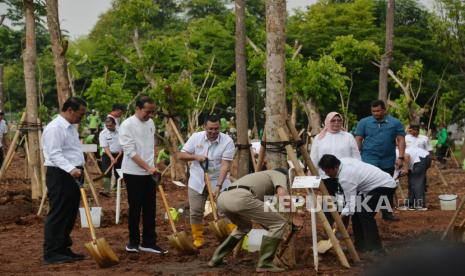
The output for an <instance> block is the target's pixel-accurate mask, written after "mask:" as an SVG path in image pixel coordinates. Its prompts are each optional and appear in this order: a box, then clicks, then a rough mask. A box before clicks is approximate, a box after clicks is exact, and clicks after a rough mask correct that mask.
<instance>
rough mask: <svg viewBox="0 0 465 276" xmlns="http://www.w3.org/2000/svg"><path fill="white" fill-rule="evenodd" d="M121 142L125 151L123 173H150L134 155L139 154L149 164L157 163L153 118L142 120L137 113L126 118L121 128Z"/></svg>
mask: <svg viewBox="0 0 465 276" xmlns="http://www.w3.org/2000/svg"><path fill="white" fill-rule="evenodd" d="M119 143H120V144H121V147H122V148H123V151H124V157H123V164H122V165H121V169H122V171H123V173H127V174H134V175H149V172H148V171H146V170H145V169H143V168H142V167H139V165H137V164H136V163H135V162H134V161H133V160H132V157H134V155H136V154H138V155H139V156H140V157H141V158H142V160H144V161H145V163H147V164H148V165H149V166H151V167H153V166H154V165H155V162H154V160H155V124H154V123H153V120H152V119H149V120H148V121H141V120H139V118H137V117H136V116H135V115H133V116H131V117H129V118H128V119H126V120H125V121H124V122H123V123H122V124H121V127H120V128H119Z"/></svg>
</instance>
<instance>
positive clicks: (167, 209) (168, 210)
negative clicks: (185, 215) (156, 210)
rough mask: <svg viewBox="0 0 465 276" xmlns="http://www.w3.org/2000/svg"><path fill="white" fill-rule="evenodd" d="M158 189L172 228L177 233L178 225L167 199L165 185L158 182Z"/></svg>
mask: <svg viewBox="0 0 465 276" xmlns="http://www.w3.org/2000/svg"><path fill="white" fill-rule="evenodd" d="M158 191H159V192H160V196H161V200H162V201H163V206H164V207H165V210H166V214H167V216H168V220H169V221H170V225H171V229H172V230H173V233H174V234H176V233H177V232H178V231H177V230H176V225H175V224H174V221H173V218H172V217H171V213H170V206H169V205H168V201H167V200H166V196H165V191H164V190H163V186H162V185H161V184H158Z"/></svg>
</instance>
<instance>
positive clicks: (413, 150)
mask: <svg viewBox="0 0 465 276" xmlns="http://www.w3.org/2000/svg"><path fill="white" fill-rule="evenodd" d="M405 153H406V154H408V155H409V156H410V162H409V164H408V165H409V169H410V170H411V169H413V165H415V163H418V162H420V161H421V160H420V158H425V157H426V156H428V155H429V152H428V151H426V150H424V149H422V148H419V147H407V148H405ZM396 156H397V158H399V149H396Z"/></svg>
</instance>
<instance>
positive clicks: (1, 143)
mask: <svg viewBox="0 0 465 276" xmlns="http://www.w3.org/2000/svg"><path fill="white" fill-rule="evenodd" d="M3 116H5V113H4V112H3V111H1V112H0V167H1V166H2V164H3V155H4V152H3V151H4V149H5V147H6V146H7V143H8V126H7V124H6V122H5V120H4V119H3Z"/></svg>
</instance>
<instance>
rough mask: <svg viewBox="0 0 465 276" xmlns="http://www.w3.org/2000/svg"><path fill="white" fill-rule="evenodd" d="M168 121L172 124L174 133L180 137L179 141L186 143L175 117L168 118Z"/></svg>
mask: <svg viewBox="0 0 465 276" xmlns="http://www.w3.org/2000/svg"><path fill="white" fill-rule="evenodd" d="M168 123H169V124H170V125H171V127H172V128H173V130H174V133H175V134H176V137H178V140H179V142H180V143H181V144H182V145H184V144H185V143H186V142H184V139H183V138H182V136H181V134H180V133H179V130H178V128H177V127H176V124H175V123H174V122H173V119H171V118H168Z"/></svg>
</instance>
